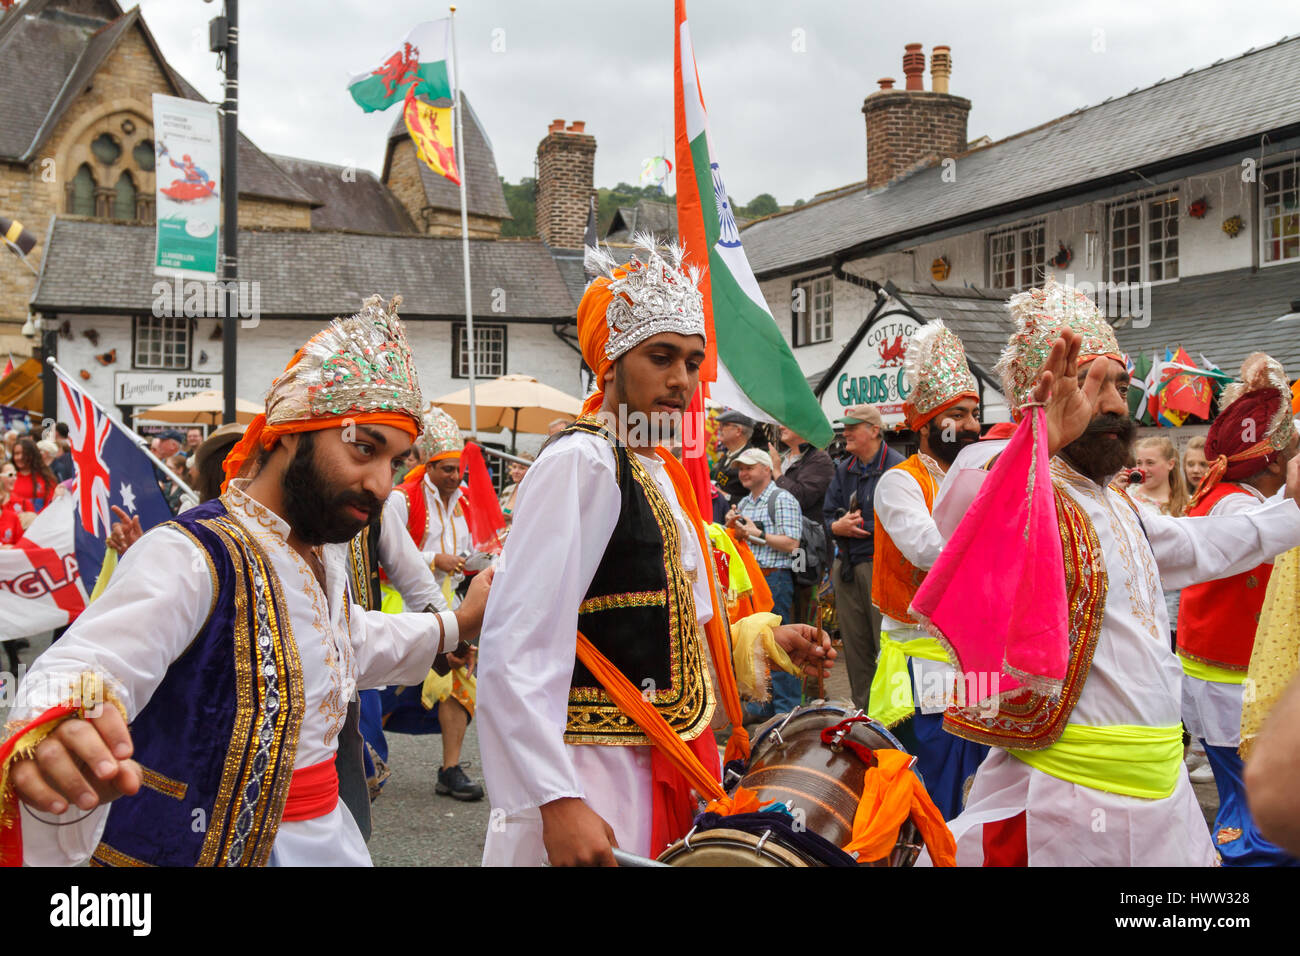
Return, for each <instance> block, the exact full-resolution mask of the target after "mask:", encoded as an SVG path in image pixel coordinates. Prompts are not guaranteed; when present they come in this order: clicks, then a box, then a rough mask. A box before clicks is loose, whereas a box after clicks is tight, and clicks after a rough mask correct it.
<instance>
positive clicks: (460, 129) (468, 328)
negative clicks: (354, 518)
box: [450, 6, 478, 441]
mask: <svg viewBox="0 0 1300 956" xmlns="http://www.w3.org/2000/svg"><path fill="white" fill-rule="evenodd" d="M450 28H451V67H452V84H453V86H454V87H455V90H454V91H453V93H452V101H451V102H452V107H453V108H454V109H455V110H456V164H457V166H459V167H460V169H459V172H460V244H461V257H462V259H463V260H464V262H465V350H466V353H467V355H468V358H467V361H466V364H467V365H468V367H469V430H470V434H472V435H473V436H474V440H475V441H477V440H478V403H477V402H476V401H475V398H474V373H475V371H476V370H475V354H474V351H475V350H474V310H473V308H472V307H471V303H470V294H469V210H468V207H467V206H466V204H465V123H464V120H463V118H462V116H461V114H462V113H464V109H462V104H463V103H464V100H463V99H462V98H461V92H460V56H459V55H458V54H457V53H456V8H455V7H454V6H453V7H452V8H451V17H450Z"/></svg>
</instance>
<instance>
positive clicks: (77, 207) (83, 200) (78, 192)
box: [68, 163, 95, 216]
mask: <svg viewBox="0 0 1300 956" xmlns="http://www.w3.org/2000/svg"><path fill="white" fill-rule="evenodd" d="M68 212H70V213H72V214H73V215H74V216H93V215H94V214H95V175H94V173H92V172H91V171H90V166H89V164H87V163H82V164H81V168H80V169H78V170H77V175H75V176H73V177H72V182H70V183H69V184H68Z"/></svg>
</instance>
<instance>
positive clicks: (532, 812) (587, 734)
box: [479, 236, 833, 866]
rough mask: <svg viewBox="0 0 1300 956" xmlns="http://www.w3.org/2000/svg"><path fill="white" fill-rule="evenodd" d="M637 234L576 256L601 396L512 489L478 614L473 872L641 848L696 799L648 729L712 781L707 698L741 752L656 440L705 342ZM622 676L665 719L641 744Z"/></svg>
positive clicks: (698, 562) (668, 432) (691, 383)
mask: <svg viewBox="0 0 1300 956" xmlns="http://www.w3.org/2000/svg"><path fill="white" fill-rule="evenodd" d="M635 241H636V244H637V250H636V252H635V255H634V257H633V258H632V260H631V261H630V262H628V263H625V264H624V265H621V266H620V265H617V264H615V263H614V261H613V259H612V258H611V257H610V256H609V255H608V254H605V253H603V252H600V251H597V250H595V249H590V248H589V249H588V251H587V266H588V271H589V272H595V273H599V275H598V276H597V278H596V279H595V280H593V281H592V283H591V284H590V285H589V286H588V287H587V290H586V292H585V293H584V294H583V297H582V302H581V303H580V304H579V306H578V315H577V325H578V340H579V343H580V344H581V347H582V354H583V358H584V359H585V360H586V362H587V364H588V365H589V366H590V367H591V368H592V369H593V370H594V371H595V381H596V387H597V391H596V392H595V393H594V394H593V395H591V396H590V397H589V398H588V399H587V401H586V402H585V403H584V405H583V415H582V417H580V418H579V419H578V420H577V421H576V422H574V424H573V425H571V426H570V427H569V428H567V429H565V430H564V431H563V432H561V433H560V434H559V435H557V436H555V437H553V438H552V439H551V440H550V441H549V442H548V443H547V444H546V446H545V447H544V448H543V449H542V451H541V453H540V454H539V455H538V456H537V461H536V463H535V464H534V465H533V466H532V467H531V468H529V469H528V476H527V477H526V478H525V479H524V481H523V483H522V484H521V485H520V488H519V498H518V502H517V508H516V510H515V512H514V522H513V525H512V529H511V532H510V535H509V537H508V538H507V539H506V543H505V552H504V554H503V556H502V560H501V563H500V565H499V578H498V582H497V584H496V585H495V586H494V587H493V595H492V599H491V600H490V601H489V607H488V612H487V615H486V617H485V627H484V631H483V640H482V663H481V665H480V668H479V692H480V701H481V704H482V707H481V710H480V714H479V719H480V725H479V746H480V752H481V753H482V756H483V776H484V781H485V782H486V784H487V790H488V793H489V795H490V796H491V799H492V804H493V811H492V823H491V825H490V826H489V827H488V834H487V841H486V844H485V846H484V850H483V862H484V864H486V865H533V866H537V865H541V864H542V863H544V862H546V861H548V860H549V861H550V862H551V863H552V864H555V865H575V864H588V865H591V864H604V865H609V864H612V863H613V862H614V855H613V849H614V848H615V847H619V848H621V849H623V850H625V851H629V852H631V853H635V854H638V855H640V856H655V855H657V854H658V853H660V852H661V851H662V850H663V849H664V847H665V846H666V845H667V844H668V843H670V842H672V841H674V840H676V839H678V838H680V837H682V836H684V835H685V834H686V833H687V832H688V831H689V829H690V827H691V825H692V820H693V818H694V816H695V814H696V813H697V812H698V809H699V803H698V800H696V799H695V796H694V791H693V788H692V785H691V784H690V782H689V780H688V778H687V776H686V775H685V774H684V773H683V772H681V771H680V770H679V769H678V764H677V763H675V762H674V761H673V760H671V759H669V758H668V757H667V756H665V754H664V751H663V750H661V749H660V747H659V746H657V745H654V744H653V743H652V741H653V740H655V739H659V740H661V741H662V740H671V739H672V736H675V737H676V738H678V739H679V740H680V741H681V743H682V744H684V745H685V747H686V748H687V749H689V751H690V753H691V754H692V755H693V757H692V760H694V761H695V763H696V764H697V767H696V771H697V773H701V774H710V775H712V776H713V778H714V779H715V780H716V779H717V775H718V773H719V770H720V768H719V761H718V748H717V745H716V743H715V741H714V737H713V731H712V730H711V729H710V728H709V722H710V719H711V718H712V715H713V712H714V708H715V706H716V703H717V701H718V699H719V697H721V699H722V703H723V706H724V708H725V709H726V711H727V714H728V717H729V718H730V719H731V720H732V722H733V724H734V725H735V727H734V730H733V733H732V736H731V738H730V739H729V740H728V743H727V751H728V754H727V756H728V759H731V757H732V756H733V755H736V756H742V757H743V756H744V755H745V754H746V753H747V752H748V739H749V738H748V734H747V733H746V731H745V729H744V727H743V726H741V724H742V719H741V713H740V706H739V697H738V695H737V694H736V689H735V686H734V683H733V680H734V669H733V665H732V660H731V647H730V644H729V642H728V640H727V635H726V633H725V631H724V629H723V622H722V620H721V618H720V617H719V610H718V600H717V587H716V578H715V571H714V568H713V563H714V562H713V560H712V556H711V553H710V550H709V545H708V543H707V542H708V537H707V535H706V533H705V531H704V526H703V523H702V522H701V519H700V511H699V505H698V503H697V501H696V497H695V494H694V490H693V488H692V486H691V484H690V479H689V478H688V477H687V475H686V472H685V469H684V468H683V467H682V466H681V464H680V463H679V462H678V461H677V460H676V459H675V458H674V457H673V456H672V454H671V453H670V452H669V451H668V447H671V446H672V445H673V444H675V443H676V442H677V441H680V436H681V434H682V432H681V416H682V413H683V412H684V411H685V409H686V408H687V407H688V406H689V404H690V400H691V398H692V396H693V395H694V392H695V388H696V386H697V384H698V381H699V369H700V365H701V364H702V363H703V361H704V359H705V357H706V354H707V353H706V340H705V322H704V304H703V298H702V296H701V294H700V292H699V289H698V284H699V281H700V278H701V277H700V274H699V272H698V271H697V270H695V269H693V268H690V267H684V266H683V263H682V250H681V248H680V247H671V248H670V249H669V250H667V251H666V252H665V253H662V254H661V252H660V250H659V248H658V247H657V245H656V244H655V243H654V241H653V238H652V237H649V236H637V237H636V240H635ZM722 613H725V612H722ZM701 625H703V628H704V632H705V633H704V639H703V640H702V639H701V634H700V627H701ZM579 632H580V633H581V634H582V637H583V639H584V640H583V641H582V642H581V643H580V642H579V639H578V634H579ZM767 634H768V635H770V637H771V638H772V639H774V640H775V642H776V644H777V645H778V646H779V647H781V648H782V649H784V650H786V651H789V652H790V654H791V656H792V658H793V659H794V662H795V665H797V666H798V667H805V666H806V667H807V668H808V669H809V670H811V671H813V672H816V673H822V672H824V669H823V666H822V665H823V663H825V662H826V661H828V660H829V659H830V658H832V657H833V654H832V653H831V652H830V651H829V639H828V638H827V637H826V635H825V634H817V633H816V632H814V630H813V629H812V628H811V627H807V626H801V625H785V626H777V627H775V628H772V627H768V628H767ZM706 644H707V646H708V649H709V650H708V652H707V653H708V654H709V655H710V656H711V657H712V659H713V660H714V662H715V663H716V668H715V669H716V671H717V674H718V682H717V689H715V687H714V683H713V681H712V680H710V677H709V667H708V663H709V658H708V657H706V656H705V655H706V651H705V649H704V647H705V645H706ZM588 664H590V665H591V666H590V667H589V666H588ZM593 668H594V671H593ZM615 672H616V673H617V674H620V675H622V678H623V680H622V683H620V682H619V680H615V679H611V675H612V674H614V673H615ZM629 687H630V693H631V694H633V695H634V696H639V697H640V701H644V702H645V703H648V704H649V705H651V707H653V709H654V712H655V713H657V714H658V715H659V717H660V718H661V719H662V723H660V724H656V723H654V722H653V721H651V722H649V723H650V724H651V726H652V727H655V728H656V730H655V731H654V733H655V736H653V737H652V736H651V733H650V732H649V731H648V730H647V729H646V728H645V727H644V726H643V724H642V723H641V722H640V721H638V720H634V719H633V718H632V717H631V716H629V713H628V712H627V711H625V710H624V709H623V706H624V705H623V704H619V703H616V697H617V698H618V699H621V700H624V701H625V702H626V701H627V700H628V698H627V697H626V694H627V693H628V692H629ZM638 703H639V702H638ZM631 709H632V710H633V711H636V710H637V707H636V706H634V705H632V706H631ZM664 725H666V726H664ZM668 735H672V736H668Z"/></svg>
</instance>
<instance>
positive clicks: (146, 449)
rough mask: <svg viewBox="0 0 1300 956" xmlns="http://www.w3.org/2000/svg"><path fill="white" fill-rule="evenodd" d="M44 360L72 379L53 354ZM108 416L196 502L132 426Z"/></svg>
mask: <svg viewBox="0 0 1300 956" xmlns="http://www.w3.org/2000/svg"><path fill="white" fill-rule="evenodd" d="M45 362H46V364H48V365H49V366H50V368H52V369H54V370H55V371H56V372H58V373H59V374H60V375H62V376H63V377H64V378H66V379H67V380H68V381H69V382H71V381H72V374H71V373H70V372H69V371H68V370H67V369H66V368H64V367H63V366H62V365H60V364H59V363H58V360H56V359H55V358H54V356H53V355H51V356H49V357H47V358H46V359H45ZM108 417H109V419H110V420H111V421H112V422H113V424H114V425H116V426H117V427H118V428H120V429H122V431H124V432H126V433H127V434H128V435H130V436H131V440H132V441H133V442H135V445H136V447H137V448H139V449H140V450H141V451H142V452H144V453H145V454H146V455H147V456H148V457H149V460H150V461H151V462H153V463H154V464H155V465H157V466H158V467H159V468H161V469H162V470H163V471H165V472H167V474H169V475H171V476H172V477H170V478H168V479H167V480H168V481H170V482H172V483H173V484H174V485H176V486H177V487H179V488H180V489H181V491H183V492H185V494H187V495H193V496H194V501H195V503H197V502H198V500H199V493H198V492H197V491H195V490H194V489H193V488H191V487H190V486H189V485H187V484H185V481H184V480H183V479H182V478H181V477H180V476H178V475H177V474H176V473H175V472H173V471H172V470H171V469H170V468H168V467H167V466H166V465H165V464H164V463H163V461H162V459H161V458H159V457H158V456H157V455H155V454H154V453H153V452H151V451H150V450H149V443H148V442H147V441H145V440H144V439H143V438H142V437H140V435H139V433H138V432H136V430H135V429H134V428H132V427H131V426H130V425H128V424H127V423H126V422H122V421H118V420H117V419H116V418H113V416H112V415H109V416H108Z"/></svg>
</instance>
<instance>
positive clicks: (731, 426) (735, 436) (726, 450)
mask: <svg viewBox="0 0 1300 956" xmlns="http://www.w3.org/2000/svg"><path fill="white" fill-rule="evenodd" d="M753 437H754V420H753V419H752V418H750V417H749V416H748V415H744V414H742V413H740V412H737V411H730V410H729V411H725V412H723V413H722V414H721V415H719V416H718V441H720V442H722V454H721V455H720V456H719V457H718V461H717V463H716V464H715V465H714V466H713V483H714V484H715V485H717V486H718V487H719V488H721V489H722V493H723V494H724V495H726V496H727V503H728V505H729V506H730V507H732V508H734V507H736V504H737V503H738V502H739V501H740V499H741V498H743V497H745V486H744V485H743V484H741V482H740V474H739V465H738V464H737V462H738V461H739V459H740V455H741V453H742V452H744V451H745V450H746V449H748V448H751V447H753ZM769 464H770V462H769Z"/></svg>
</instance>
